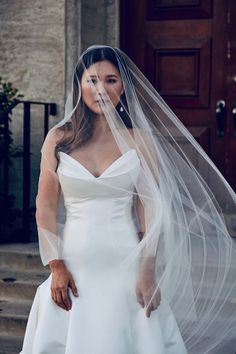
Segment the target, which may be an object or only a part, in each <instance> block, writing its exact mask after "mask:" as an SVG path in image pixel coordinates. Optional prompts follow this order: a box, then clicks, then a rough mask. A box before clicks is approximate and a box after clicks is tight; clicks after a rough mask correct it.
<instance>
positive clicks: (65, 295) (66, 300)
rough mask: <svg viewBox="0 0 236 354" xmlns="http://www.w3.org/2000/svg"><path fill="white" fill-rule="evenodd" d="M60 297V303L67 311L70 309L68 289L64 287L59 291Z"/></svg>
mask: <svg viewBox="0 0 236 354" xmlns="http://www.w3.org/2000/svg"><path fill="white" fill-rule="evenodd" d="M61 296H62V301H63V303H64V305H65V307H66V309H67V310H70V309H71V299H70V297H69V294H68V289H67V288H66V287H64V288H62V289H61Z"/></svg>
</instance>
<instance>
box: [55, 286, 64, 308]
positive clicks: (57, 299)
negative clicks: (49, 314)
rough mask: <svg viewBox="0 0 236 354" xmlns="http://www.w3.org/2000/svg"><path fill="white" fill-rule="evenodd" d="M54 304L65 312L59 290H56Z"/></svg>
mask: <svg viewBox="0 0 236 354" xmlns="http://www.w3.org/2000/svg"><path fill="white" fill-rule="evenodd" d="M56 304H57V305H58V306H59V307H61V308H62V309H64V310H67V308H66V306H65V304H64V302H63V300H62V295H61V290H60V289H57V290H56Z"/></svg>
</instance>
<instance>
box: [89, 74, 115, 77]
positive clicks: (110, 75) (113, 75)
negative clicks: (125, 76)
mask: <svg viewBox="0 0 236 354" xmlns="http://www.w3.org/2000/svg"><path fill="white" fill-rule="evenodd" d="M88 76H90V77H99V75H88ZM106 76H107V77H117V75H116V74H108V75H106Z"/></svg>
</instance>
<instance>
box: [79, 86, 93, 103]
mask: <svg viewBox="0 0 236 354" xmlns="http://www.w3.org/2000/svg"><path fill="white" fill-rule="evenodd" d="M81 94H82V98H83V100H84V101H85V102H90V101H92V100H93V99H94V93H93V90H92V89H91V87H90V86H87V85H82V87H81Z"/></svg>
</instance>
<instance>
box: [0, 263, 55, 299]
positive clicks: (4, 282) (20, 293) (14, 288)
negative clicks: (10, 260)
mask: <svg viewBox="0 0 236 354" xmlns="http://www.w3.org/2000/svg"><path fill="white" fill-rule="evenodd" d="M48 276H49V273H48V272H45V271H43V272H22V271H15V270H7V269H5V268H3V269H1V268H0V294H1V298H5V299H8V298H12V299H16V300H17V299H22V300H32V299H33V297H34V295H35V292H36V289H37V287H38V286H39V285H40V284H41V283H42V282H43V281H44V280H45V279H46V278H47V277H48Z"/></svg>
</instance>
